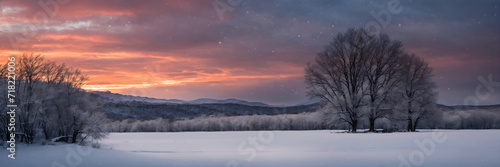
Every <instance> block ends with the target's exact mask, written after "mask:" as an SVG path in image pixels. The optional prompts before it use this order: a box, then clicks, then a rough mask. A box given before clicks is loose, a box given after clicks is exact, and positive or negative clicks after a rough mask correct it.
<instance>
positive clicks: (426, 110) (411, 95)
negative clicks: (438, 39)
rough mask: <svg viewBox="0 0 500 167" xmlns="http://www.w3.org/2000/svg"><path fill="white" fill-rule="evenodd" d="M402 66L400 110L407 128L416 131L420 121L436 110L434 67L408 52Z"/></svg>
mask: <svg viewBox="0 0 500 167" xmlns="http://www.w3.org/2000/svg"><path fill="white" fill-rule="evenodd" d="M402 66H403V67H404V68H402V70H401V75H400V77H401V79H402V81H401V84H400V86H401V87H400V95H401V96H400V98H401V103H400V104H401V105H400V110H401V114H402V115H403V116H404V117H405V119H406V121H407V124H408V125H407V130H408V131H415V130H416V128H417V126H418V124H419V122H421V121H422V120H423V119H426V118H429V117H431V116H432V115H433V114H434V113H433V112H435V111H436V109H435V106H436V96H437V93H436V91H435V88H436V84H435V83H434V82H433V81H432V80H431V77H432V69H431V68H430V67H429V65H428V64H427V62H425V61H424V60H422V59H421V58H419V57H417V56H415V55H407V54H406V55H404V57H403V60H402Z"/></svg>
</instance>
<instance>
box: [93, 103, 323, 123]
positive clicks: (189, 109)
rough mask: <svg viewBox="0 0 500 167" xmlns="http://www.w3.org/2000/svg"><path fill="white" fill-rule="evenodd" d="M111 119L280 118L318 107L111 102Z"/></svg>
mask: <svg viewBox="0 0 500 167" xmlns="http://www.w3.org/2000/svg"><path fill="white" fill-rule="evenodd" d="M102 108H103V111H104V112H105V113H106V114H107V115H108V117H110V118H111V119H126V118H134V119H156V118H164V119H186V118H197V117H201V116H204V115H206V116H240V115H278V114H297V113H302V112H312V111H315V110H316V105H301V106H289V107H270V106H247V105H242V104H233V103H227V104H165V103H164V104H155V103H148V102H139V101H128V102H117V103H116V102H108V103H106V104H104V105H103V106H102Z"/></svg>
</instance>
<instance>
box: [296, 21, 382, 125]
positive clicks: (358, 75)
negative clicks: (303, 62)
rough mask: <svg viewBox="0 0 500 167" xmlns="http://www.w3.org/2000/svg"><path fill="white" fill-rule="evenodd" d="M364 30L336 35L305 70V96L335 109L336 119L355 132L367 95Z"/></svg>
mask: <svg viewBox="0 0 500 167" xmlns="http://www.w3.org/2000/svg"><path fill="white" fill-rule="evenodd" d="M372 39H373V36H369V35H368V33H367V31H365V30H364V29H358V30H356V29H349V30H348V31H347V32H346V33H344V34H338V35H337V36H336V37H335V38H334V39H333V42H331V43H330V45H328V46H326V47H325V50H324V51H322V52H320V53H319V54H318V55H317V56H316V61H315V64H309V65H308V66H307V68H306V70H305V73H306V74H305V82H306V85H307V89H308V92H307V94H308V95H309V96H310V97H312V98H321V99H323V100H324V101H325V102H327V103H328V104H329V105H330V106H332V107H333V108H334V109H336V112H337V113H338V115H339V119H340V120H342V121H345V122H347V123H348V124H349V125H350V126H351V131H352V132H356V130H357V125H358V120H359V119H360V118H361V117H362V116H363V111H362V107H363V106H364V105H366V102H364V97H365V96H366V95H367V87H366V84H365V83H366V82H365V80H366V79H367V78H366V70H365V64H366V63H367V61H368V59H369V54H370V53H371V51H370V49H371V48H370V42H371V41H372Z"/></svg>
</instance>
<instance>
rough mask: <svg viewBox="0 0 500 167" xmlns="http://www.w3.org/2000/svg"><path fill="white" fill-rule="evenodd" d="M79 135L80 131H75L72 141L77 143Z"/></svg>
mask: <svg viewBox="0 0 500 167" xmlns="http://www.w3.org/2000/svg"><path fill="white" fill-rule="evenodd" d="M77 137H78V132H74V133H73V138H71V143H76V138H77Z"/></svg>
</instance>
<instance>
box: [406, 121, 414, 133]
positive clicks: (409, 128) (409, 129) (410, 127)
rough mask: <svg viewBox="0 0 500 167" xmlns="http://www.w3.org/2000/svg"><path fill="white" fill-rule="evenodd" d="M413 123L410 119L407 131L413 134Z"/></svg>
mask: <svg viewBox="0 0 500 167" xmlns="http://www.w3.org/2000/svg"><path fill="white" fill-rule="evenodd" d="M412 125H413V124H412V121H411V118H408V127H407V129H406V130H407V131H408V132H411V131H412V130H413V126H412Z"/></svg>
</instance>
